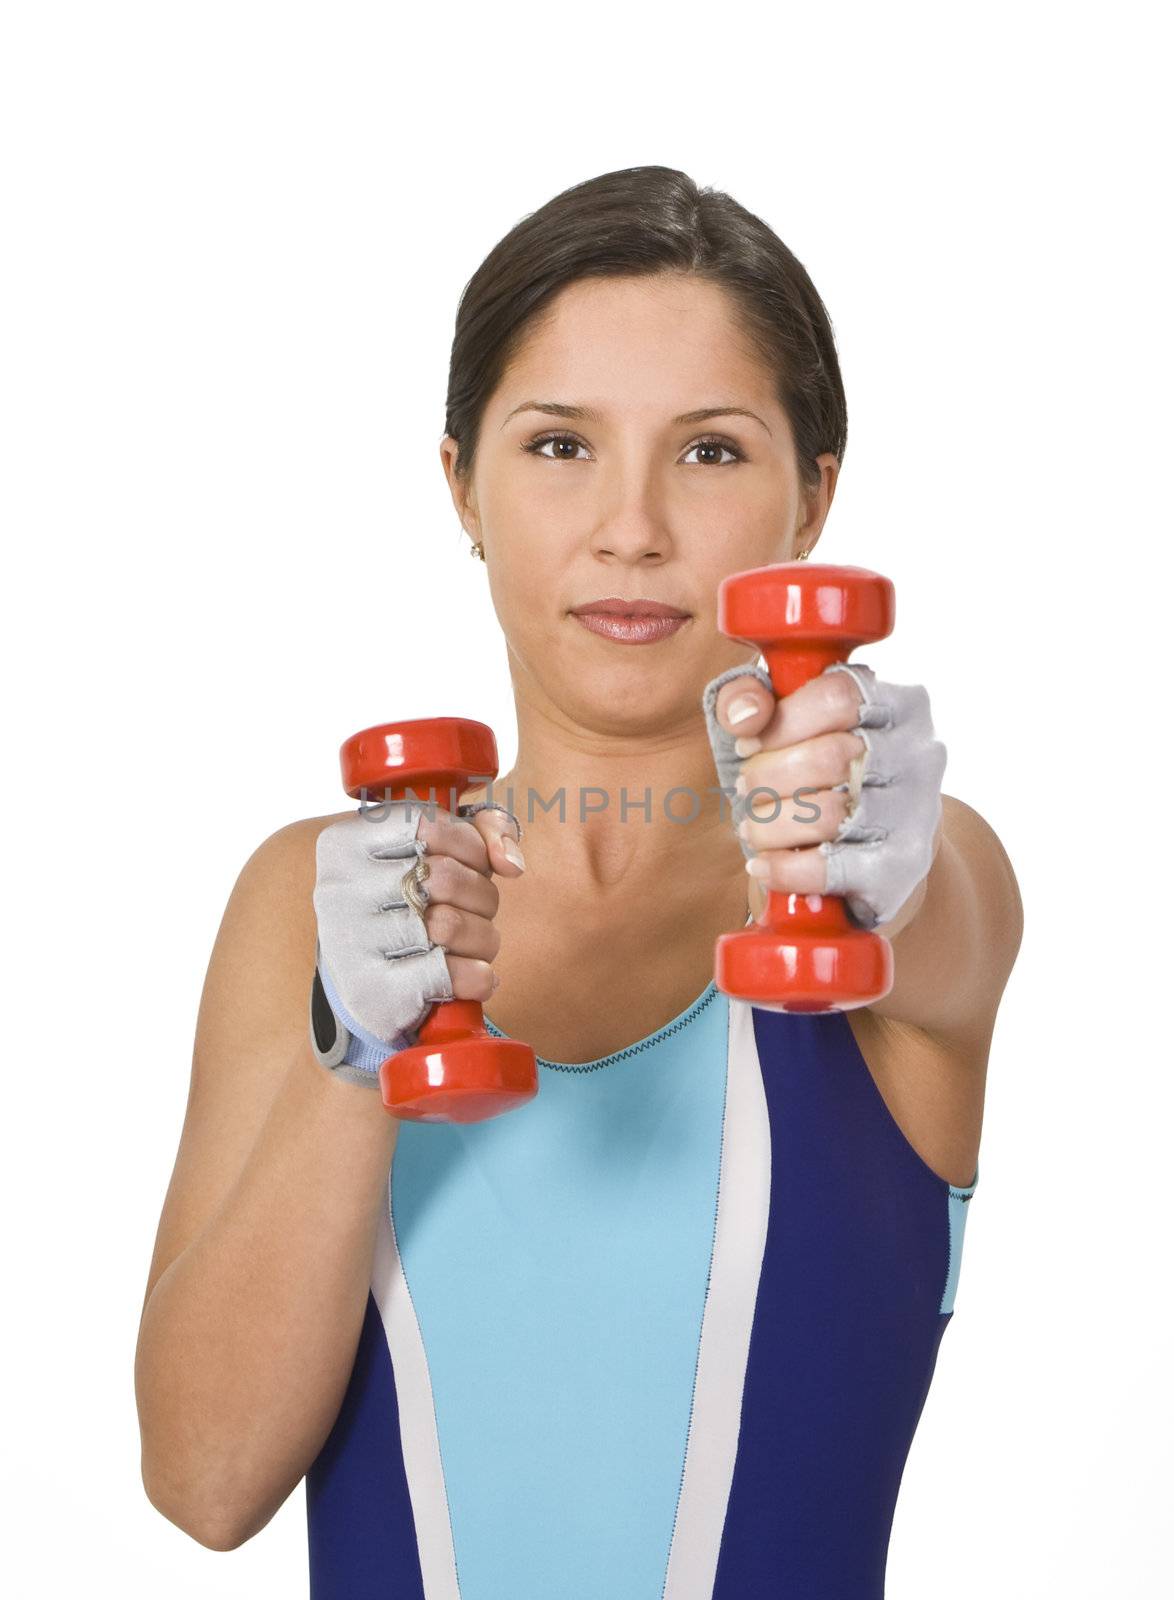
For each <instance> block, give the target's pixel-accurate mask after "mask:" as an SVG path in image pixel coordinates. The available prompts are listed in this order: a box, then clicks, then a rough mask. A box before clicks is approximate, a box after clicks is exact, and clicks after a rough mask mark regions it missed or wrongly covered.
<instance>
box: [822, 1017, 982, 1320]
mask: <svg viewBox="0 0 1174 1600" xmlns="http://www.w3.org/2000/svg"><path fill="white" fill-rule="evenodd" d="M839 1015H840V1017H841V1018H842V1020H843V1024H844V1028H845V1029H846V1031H847V1033H848V1037H849V1039H850V1040H851V1043H852V1048H853V1049H854V1050H855V1052H856V1054H857V1056H858V1057H859V1060H860V1070H861V1071H862V1072H864V1073H865V1074H867V1077H868V1082H869V1086H870V1089H871V1092H872V1094H873V1095H874V1096H875V1097H876V1103H877V1106H878V1107H879V1109H880V1113H881V1117H882V1119H883V1121H884V1122H885V1123H887V1125H888V1128H889V1134H890V1137H891V1138H893V1139H894V1140H895V1141H896V1142H897V1143H898V1144H899V1145H900V1146H901V1148H902V1149H903V1150H904V1151H905V1153H906V1155H907V1156H908V1157H909V1158H910V1159H912V1161H913V1162H914V1163H915V1164H916V1166H917V1167H918V1168H920V1170H921V1171H922V1172H923V1173H924V1174H925V1175H926V1176H928V1177H929V1178H931V1179H932V1180H933V1182H934V1183H935V1184H936V1185H937V1186H938V1188H939V1190H940V1191H941V1194H942V1196H943V1199H944V1202H945V1206H946V1228H947V1236H948V1240H949V1246H948V1251H949V1253H948V1257H947V1263H946V1281H945V1284H944V1285H943V1288H942V1298H941V1302H940V1304H939V1307H938V1311H939V1315H952V1314H953V1311H954V1300H955V1297H956V1295H957V1292H958V1277H959V1273H960V1271H961V1268H962V1241H963V1239H964V1237H965V1234H966V1218H967V1215H968V1213H969V1210H970V1201H971V1198H972V1196H973V1195H974V1191H975V1190H976V1189H977V1187H978V1175H979V1169H980V1166H981V1162H980V1161H979V1160H976V1161H975V1164H974V1177H973V1178H972V1179H971V1180H970V1182H969V1183H968V1184H964V1185H963V1184H956V1183H951V1182H950V1181H949V1180H948V1179H947V1178H943V1177H942V1175H941V1173H940V1172H935V1171H934V1169H933V1168H932V1167H931V1166H930V1164H929V1162H928V1161H927V1160H926V1159H925V1157H924V1156H923V1155H922V1154H921V1152H920V1151H919V1150H917V1149H915V1148H914V1145H913V1142H912V1141H911V1139H910V1138H909V1135H908V1134H907V1133H906V1132H905V1130H904V1128H902V1126H901V1124H900V1123H899V1122H898V1121H897V1119H896V1117H895V1116H894V1115H893V1113H892V1111H891V1110H890V1108H889V1103H888V1101H887V1100H886V1099H885V1097H884V1095H883V1094H882V1093H881V1091H880V1085H879V1084H878V1083H877V1081H876V1079H875V1078H874V1077H873V1075H872V1068H871V1067H870V1066H869V1064H868V1060H867V1058H866V1056H865V1054H864V1051H863V1050H862V1049H861V1048H860V1042H859V1040H858V1039H857V1037H856V1034H855V1032H854V1031H853V1029H852V1025H851V1023H850V1022H849V1021H848V1013H847V1012H846V1011H841V1012H840V1013H839Z"/></svg>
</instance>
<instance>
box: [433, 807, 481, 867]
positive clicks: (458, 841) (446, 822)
mask: <svg viewBox="0 0 1174 1600" xmlns="http://www.w3.org/2000/svg"><path fill="white" fill-rule="evenodd" d="M478 815H480V813H478ZM416 837H417V838H418V839H422V840H423V841H424V843H425V844H426V845H427V847H428V854H429V855H438V856H451V857H452V858H453V860H454V861H463V862H464V864H465V866H467V867H472V869H473V871H474V872H480V873H482V874H484V873H488V872H491V871H492V870H493V868H492V866H491V864H490V861H489V852H488V850H487V849H486V847H485V840H484V838H483V837H482V834H481V830H480V829H479V828H475V827H474V826H473V820H472V819H469V818H465V817H454V816H453V814H452V812H451V811H446V810H445V808H444V807H443V806H436V807H435V808H434V809H432V810H429V808H428V807H427V806H421V808H420V825H419V827H418V829H417V830H416Z"/></svg>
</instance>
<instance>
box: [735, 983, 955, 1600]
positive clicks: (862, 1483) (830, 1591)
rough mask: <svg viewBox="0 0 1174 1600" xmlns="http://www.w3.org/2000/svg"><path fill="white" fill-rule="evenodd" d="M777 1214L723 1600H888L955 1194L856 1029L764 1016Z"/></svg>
mask: <svg viewBox="0 0 1174 1600" xmlns="http://www.w3.org/2000/svg"><path fill="white" fill-rule="evenodd" d="M754 1028H755V1036H756V1040H757V1043H758V1052H759V1059H760V1063H761V1071H762V1077H763V1083H764V1087H765V1091H766V1099H767V1105H768V1111H769V1119H770V1134H771V1168H772V1172H771V1199H770V1214H769V1219H768V1224H767V1237H766V1246H765V1253H764V1259H763V1264H762V1276H761V1281H760V1284H759V1292H758V1299H757V1303H756V1307H755V1314H754V1323H753V1328H752V1332H751V1340H750V1350H749V1358H748V1366H747V1373H746V1387H745V1393H744V1398H743V1407H742V1419H741V1432H740V1435H739V1441H738V1452H737V1457H736V1460H735V1467H734V1477H733V1483H732V1486H731V1494H730V1501H729V1506H728V1510H727V1517H726V1524H725V1528H724V1531H723V1536H722V1545H721V1553H720V1556H719V1561H718V1569H717V1577H716V1582H715V1585H714V1590H713V1595H714V1600H745V1596H747V1595H756V1596H757V1595H762V1596H767V1595H770V1596H779V1597H794V1600H881V1597H882V1596H883V1594H884V1571H885V1562H886V1558H887V1553H888V1542H889V1531H890V1527H891V1523H892V1516H893V1510H894V1507H895V1504H896V1498H897V1491H898V1488H899V1485H900V1479H901V1474H902V1471H903V1470H904V1465H905V1460H906V1456H907V1454H908V1450H909V1445H910V1443H911V1441H912V1438H913V1434H914V1430H915V1428H916V1426H917V1421H918V1418H919V1417H920V1414H921V1410H922V1406H923V1404H924V1402H925V1397H926V1393H927V1391H928V1389H929V1384H930V1379H931V1377H932V1375H933V1368H934V1363H935V1360H936V1357H937V1350H938V1344H939V1341H940V1339H941V1336H942V1333H943V1332H944V1330H945V1326H946V1324H947V1322H948V1321H949V1320H950V1315H949V1313H941V1312H939V1304H940V1301H941V1296H942V1289H943V1285H944V1282H945V1276H946V1272H947V1270H948V1264H949V1224H948V1204H947V1200H948V1191H949V1185H948V1184H947V1183H946V1182H945V1180H944V1179H941V1178H939V1177H937V1176H936V1175H935V1174H934V1173H933V1172H932V1171H931V1169H930V1168H929V1167H928V1166H927V1165H926V1164H925V1163H924V1162H923V1161H922V1160H921V1158H920V1157H919V1156H918V1155H917V1153H916V1152H915V1151H914V1150H913V1148H912V1146H911V1145H910V1144H909V1143H908V1141H907V1140H906V1139H905V1137H904V1135H903V1134H902V1132H901V1130H900V1128H899V1127H898V1126H897V1124H896V1122H895V1121H894V1120H893V1118H892V1115H891V1113H890V1112H889V1110H888V1108H887V1106H886V1105H885V1103H884V1101H883V1099H882V1098H881V1095H880V1092H879V1091H878V1089H877V1088H876V1085H875V1083H874V1082H873V1080H872V1076H871V1074H870V1073H869V1070H868V1067H867V1064H866V1063H865V1061H864V1059H863V1057H862V1056H861V1054H860V1051H859V1048H858V1046H857V1044H856V1041H855V1038H854V1036H853V1034H852V1031H851V1028H850V1026H849V1023H848V1019H847V1016H846V1015H845V1014H844V1013H843V1012H833V1013H829V1014H826V1015H823V1014H821V1015H814V1016H801V1015H797V1014H788V1013H781V1012H768V1011H759V1010H755V1012H754Z"/></svg>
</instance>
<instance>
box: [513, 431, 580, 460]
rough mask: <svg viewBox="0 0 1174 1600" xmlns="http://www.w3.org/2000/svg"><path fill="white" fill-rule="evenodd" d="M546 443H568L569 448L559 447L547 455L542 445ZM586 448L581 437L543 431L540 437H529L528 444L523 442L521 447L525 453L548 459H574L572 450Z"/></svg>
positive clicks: (561, 444)
mask: <svg viewBox="0 0 1174 1600" xmlns="http://www.w3.org/2000/svg"><path fill="white" fill-rule="evenodd" d="M548 444H553V445H558V446H563V445H569V446H570V447H571V449H570V450H563V449H559V450H557V451H556V452H554V453H553V454H549V455H548V454H547V452H546V450H545V448H544V446H546V445H548ZM586 448H587V447H586V445H585V444H583V442H582V440H581V439H576V438H575V437H574V435H573V434H569V433H544V434H543V435H542V437H541V438H540V439H531V441H530V443H529V444H524V445H523V446H522V449H523V450H525V451H526V452H527V454H529V455H532V456H546V459H547V460H548V461H574V460H575V459H576V457H575V455H574V454H573V451H574V450H578V449H583V450H585V449H586Z"/></svg>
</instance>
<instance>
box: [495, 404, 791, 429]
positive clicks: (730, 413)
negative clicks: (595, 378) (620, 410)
mask: <svg viewBox="0 0 1174 1600" xmlns="http://www.w3.org/2000/svg"><path fill="white" fill-rule="evenodd" d="M519 411H544V412H546V414H547V415H548V416H552V417H566V418H568V419H569V420H571V421H572V422H602V421H603V417H602V415H601V413H600V412H598V411H596V410H594V409H593V408H592V407H591V406H569V405H563V404H562V403H561V402H560V401H558V400H523V402H522V404H521V405H520V406H515V407H514V409H513V410H512V411H511V412H510V414H509V416H508V417H506V419H505V422H503V423H502V425H501V426H502V427H503V428H504V427H505V424H506V422H508V421H509V420H510V417H516V416H517V414H518V412H519ZM709 417H750V418H752V419H753V420H754V421H755V422H758V423H761V425H762V426H763V427H764V428H766V431H767V433H770V429H769V428H768V427H767V425H766V423H765V422H763V421H762V418H761V417H760V416H759V415H758V413H757V412H755V411H747V410H746V408H745V407H744V406H701V407H700V408H699V409H698V410H697V411H683V412H682V413H681V415H680V416H679V417H674V418H673V422H674V423H677V422H682V423H684V422H705V421H706V420H707V419H708V418H709ZM499 431H500V430H499ZM771 437H772V438H773V437H774V436H773V434H772V435H771Z"/></svg>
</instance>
